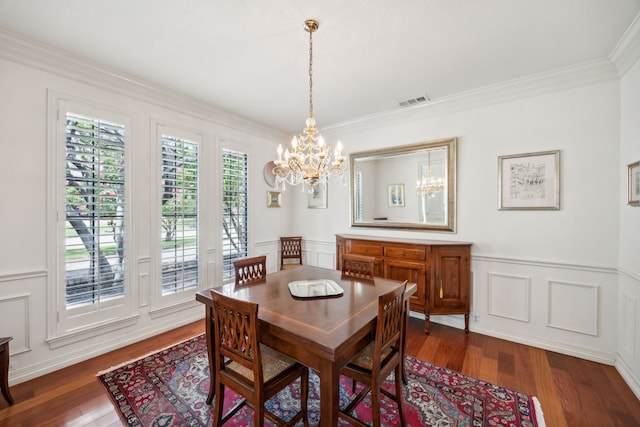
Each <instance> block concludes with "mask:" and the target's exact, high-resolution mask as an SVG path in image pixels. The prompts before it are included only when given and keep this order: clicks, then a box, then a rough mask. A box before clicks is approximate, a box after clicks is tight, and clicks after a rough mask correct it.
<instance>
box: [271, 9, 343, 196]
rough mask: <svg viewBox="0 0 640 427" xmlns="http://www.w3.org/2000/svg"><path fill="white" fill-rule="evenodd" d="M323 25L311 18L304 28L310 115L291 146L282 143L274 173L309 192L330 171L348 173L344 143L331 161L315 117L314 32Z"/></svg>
mask: <svg viewBox="0 0 640 427" xmlns="http://www.w3.org/2000/svg"><path fill="white" fill-rule="evenodd" d="M318 27H319V24H318V21H314V20H312V19H309V20H307V21H305V23H304V29H305V31H307V32H308V33H309V117H308V118H307V121H306V126H305V127H304V129H303V133H302V134H300V135H296V136H294V137H293V139H292V140H291V147H290V148H287V150H286V151H285V152H284V158H283V152H282V144H280V145H278V160H275V164H276V166H275V168H274V169H273V173H274V174H275V176H276V181H277V182H278V183H282V189H283V190H284V186H285V183H288V184H290V185H298V184H303V185H307V186H308V188H309V192H313V188H314V187H315V186H316V185H318V184H321V183H326V182H327V180H328V178H329V176H330V175H332V174H333V175H335V176H342V175H343V174H344V169H343V162H344V156H343V155H342V143H341V142H340V141H338V143H337V144H336V149H335V150H334V152H333V157H334V160H333V162H332V161H331V147H327V145H326V144H325V142H324V138H323V137H322V135H320V133H319V132H318V128H317V127H316V120H315V119H314V118H313V33H314V31H316V30H317V29H318Z"/></svg>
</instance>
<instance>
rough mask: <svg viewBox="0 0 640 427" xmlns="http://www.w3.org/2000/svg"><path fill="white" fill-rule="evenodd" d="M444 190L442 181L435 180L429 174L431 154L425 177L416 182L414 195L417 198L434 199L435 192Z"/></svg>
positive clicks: (440, 179)
mask: <svg viewBox="0 0 640 427" xmlns="http://www.w3.org/2000/svg"><path fill="white" fill-rule="evenodd" d="M443 189H444V179H442V178H435V177H434V176H433V174H432V173H431V153H429V160H428V164H427V176H425V177H424V178H422V180H418V181H417V182H416V194H417V195H418V196H430V197H434V196H435V195H436V193H437V192H439V191H442V190H443Z"/></svg>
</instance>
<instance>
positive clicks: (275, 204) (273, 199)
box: [267, 191, 281, 208]
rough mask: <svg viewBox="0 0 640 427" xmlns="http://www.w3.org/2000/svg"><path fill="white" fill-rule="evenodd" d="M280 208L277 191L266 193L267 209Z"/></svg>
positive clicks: (279, 197) (279, 195) (279, 196)
mask: <svg viewBox="0 0 640 427" xmlns="http://www.w3.org/2000/svg"><path fill="white" fill-rule="evenodd" d="M280 206H281V193H280V192H279V191H267V207H268V208H279V207H280Z"/></svg>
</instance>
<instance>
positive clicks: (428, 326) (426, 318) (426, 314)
mask: <svg viewBox="0 0 640 427" xmlns="http://www.w3.org/2000/svg"><path fill="white" fill-rule="evenodd" d="M429 329H431V320H430V319H429V312H428V311H425V312H424V333H425V335H429Z"/></svg>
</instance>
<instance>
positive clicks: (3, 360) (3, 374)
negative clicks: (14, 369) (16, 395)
mask: <svg viewBox="0 0 640 427" xmlns="http://www.w3.org/2000/svg"><path fill="white" fill-rule="evenodd" d="M10 339H11V338H9V339H6V338H3V340H5V341H4V342H3V343H2V344H1V347H0V365H2V366H0V369H1V371H0V390H1V391H2V395H3V396H4V398H5V399H6V400H7V402H9V405H13V397H11V392H10V391H9V340H10Z"/></svg>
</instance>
